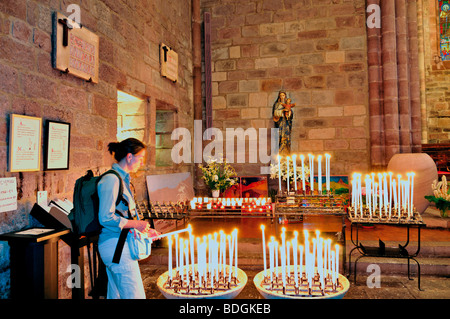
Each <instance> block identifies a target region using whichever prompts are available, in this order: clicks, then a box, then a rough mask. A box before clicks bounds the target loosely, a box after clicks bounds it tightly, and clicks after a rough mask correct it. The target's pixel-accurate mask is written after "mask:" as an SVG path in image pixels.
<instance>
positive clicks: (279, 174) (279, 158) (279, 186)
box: [277, 155, 281, 192]
mask: <svg viewBox="0 0 450 319" xmlns="http://www.w3.org/2000/svg"><path fill="white" fill-rule="evenodd" d="M277 159H278V189H279V190H280V192H281V156H280V155H278V156H277Z"/></svg>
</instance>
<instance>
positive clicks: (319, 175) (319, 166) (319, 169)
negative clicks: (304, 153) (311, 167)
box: [317, 155, 322, 195]
mask: <svg viewBox="0 0 450 319" xmlns="http://www.w3.org/2000/svg"><path fill="white" fill-rule="evenodd" d="M317 161H318V164H317V183H318V188H319V195H320V194H322V155H319V156H317Z"/></svg>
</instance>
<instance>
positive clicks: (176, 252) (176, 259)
mask: <svg viewBox="0 0 450 319" xmlns="http://www.w3.org/2000/svg"><path fill="white" fill-rule="evenodd" d="M175 268H176V269H178V234H175Z"/></svg>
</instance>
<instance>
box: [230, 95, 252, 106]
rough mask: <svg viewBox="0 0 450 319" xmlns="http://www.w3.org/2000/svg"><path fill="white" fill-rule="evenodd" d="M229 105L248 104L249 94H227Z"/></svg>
mask: <svg viewBox="0 0 450 319" xmlns="http://www.w3.org/2000/svg"><path fill="white" fill-rule="evenodd" d="M227 106H228V107H246V106H248V94H245V93H242V94H227Z"/></svg>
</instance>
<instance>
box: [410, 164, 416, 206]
mask: <svg viewBox="0 0 450 319" xmlns="http://www.w3.org/2000/svg"><path fill="white" fill-rule="evenodd" d="M415 175H416V174H415V173H411V214H413V213H414V176H415Z"/></svg>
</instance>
